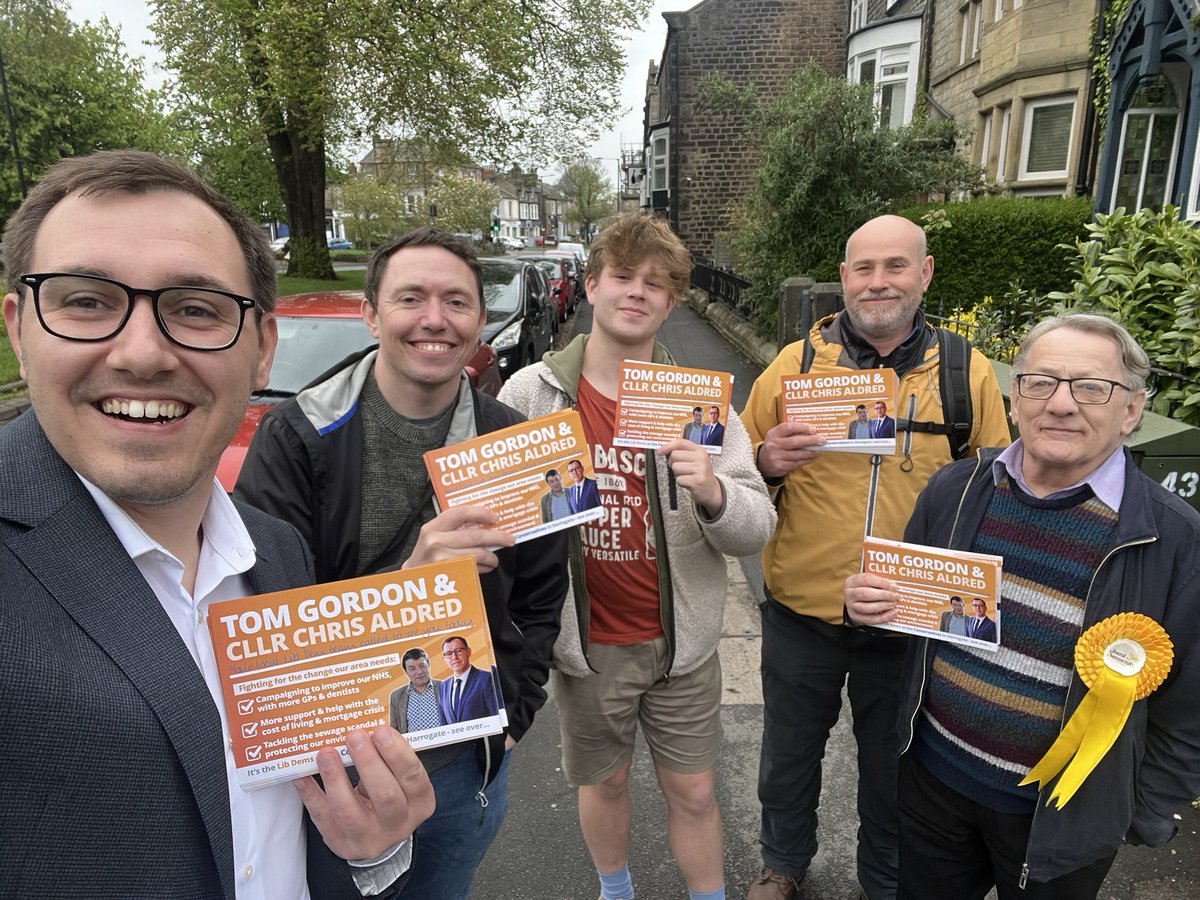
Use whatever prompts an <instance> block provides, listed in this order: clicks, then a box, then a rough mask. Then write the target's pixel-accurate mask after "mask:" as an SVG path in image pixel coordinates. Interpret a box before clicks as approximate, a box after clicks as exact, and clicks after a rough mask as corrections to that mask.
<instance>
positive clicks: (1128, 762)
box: [845, 314, 1200, 900]
mask: <svg viewBox="0 0 1200 900" xmlns="http://www.w3.org/2000/svg"><path fill="white" fill-rule="evenodd" d="M1149 371H1150V366H1149V362H1148V360H1147V357H1146V354H1145V352H1144V351H1143V350H1142V349H1141V348H1140V347H1139V346H1138V345H1137V344H1136V343H1135V342H1134V340H1133V339H1132V338H1131V337H1130V335H1129V333H1128V332H1127V331H1126V330H1125V329H1124V328H1122V327H1121V326H1120V325H1118V324H1116V323H1115V322H1113V321H1111V320H1109V319H1107V318H1105V317H1103V316H1097V315H1086V314H1075V315H1068V316H1064V317H1062V318H1054V319H1047V320H1045V321H1043V322H1041V323H1040V324H1039V325H1037V326H1036V327H1035V328H1034V329H1033V330H1032V331H1031V332H1030V333H1029V335H1028V336H1027V337H1026V338H1025V341H1024V343H1023V344H1022V346H1021V349H1020V352H1019V354H1018V356H1017V359H1016V361H1015V363H1014V366H1013V372H1014V377H1013V382H1014V387H1015V391H1014V394H1013V397H1012V419H1013V421H1014V422H1015V423H1016V425H1017V428H1018V430H1019V431H1020V438H1019V440H1017V441H1016V442H1015V443H1013V444H1012V446H1011V447H1009V448H1008V449H1006V450H1004V451H1003V452H1000V451H995V450H991V451H983V452H981V454H980V460H979V461H976V460H969V461H962V462H958V463H954V464H953V465H951V466H947V467H946V468H944V469H942V470H941V471H940V472H939V473H938V474H937V475H935V476H934V477H933V478H932V479H930V481H929V485H928V487H927V488H926V489H925V491H924V492H923V493H922V495H921V497H920V498H919V499H918V501H917V505H916V509H915V510H914V512H913V516H912V518H911V520H910V521H909V523H908V528H907V530H906V531H905V535H904V537H905V540H907V541H912V542H915V543H920V544H929V545H933V546H936V547H948V548H951V549H955V550H971V551H977V552H982V553H992V554H998V555H1000V556H1002V557H1003V558H1004V574H1003V579H1002V582H1001V585H1000V590H1001V597H1002V606H1001V609H1002V615H1003V627H1002V629H1001V638H1000V646H999V648H998V649H997V650H996V651H990V650H982V649H976V648H974V647H963V646H958V645H952V644H941V643H938V642H935V641H928V640H918V641H913V642H912V644H911V646H910V649H909V654H908V658H907V660H906V666H905V670H904V681H903V685H902V703H901V714H900V730H901V741H902V748H903V756H902V759H901V766H900V785H899V808H900V823H901V824H900V891H899V896H900V897H902V898H903V897H908V898H917V897H920V898H933V900H936V898H954V900H970V898H982V897H984V896H985V894H987V892H988V890H989V889H990V888H991V887H992V886H993V885H995V886H996V887H997V889H998V891H999V895H1000V897H1002V898H1004V897H1018V896H1019V897H1022V898H1028V900H1074V898H1093V897H1095V896H1096V895H1097V892H1098V891H1099V889H1100V886H1101V884H1102V883H1103V881H1104V878H1105V876H1106V875H1107V873H1108V870H1109V868H1110V866H1111V865H1112V862H1113V859H1114V858H1115V856H1116V853H1117V849H1118V848H1119V847H1120V846H1121V845H1122V844H1124V843H1131V844H1147V845H1150V846H1159V845H1161V844H1164V843H1166V842H1167V841H1168V840H1170V839H1171V837H1173V836H1174V834H1175V831H1176V828H1177V825H1176V819H1175V817H1174V816H1175V813H1176V812H1177V811H1178V810H1180V809H1182V808H1184V807H1185V805H1186V804H1187V803H1188V802H1189V801H1191V800H1192V799H1193V798H1194V797H1195V796H1196V795H1197V794H1198V793H1200V716H1197V715H1196V707H1195V698H1196V696H1197V692H1200V650H1198V649H1197V648H1198V647H1200V616H1197V614H1196V612H1197V610H1198V609H1200V557H1198V555H1197V553H1196V548H1197V546H1200V515H1198V514H1197V513H1196V511H1195V510H1194V509H1192V508H1191V507H1189V506H1188V505H1187V504H1185V503H1184V502H1183V501H1181V500H1180V499H1179V498H1178V497H1176V496H1174V495H1173V494H1171V493H1170V492H1168V491H1166V490H1165V489H1164V488H1162V487H1161V486H1160V485H1158V484H1156V483H1155V482H1154V481H1152V480H1151V479H1150V478H1148V477H1146V476H1145V475H1143V474H1142V473H1141V472H1140V471H1139V470H1138V468H1137V467H1136V465H1135V464H1134V462H1133V457H1132V456H1131V455H1130V453H1129V451H1128V450H1126V449H1125V448H1124V447H1122V442H1123V441H1124V439H1125V438H1126V437H1128V436H1129V434H1130V433H1131V432H1132V431H1133V430H1134V429H1135V428H1136V427H1137V425H1138V423H1139V421H1140V419H1141V416H1142V411H1143V409H1144V408H1145V405H1146V396H1147V392H1146V376H1147V374H1148V373H1149ZM845 596H846V606H847V609H848V611H849V614H850V616H851V617H852V618H853V619H854V620H855V621H857V622H859V623H860V624H864V625H876V624H879V623H882V622H887V621H890V620H891V619H892V618H893V617H894V615H895V609H896V602H897V596H896V593H895V588H894V585H893V584H892V583H891V582H890V581H888V580H886V579H883V578H879V577H877V576H874V575H868V574H862V575H855V576H852V577H851V578H849V579H848V580H847V581H846V590H845ZM1128 613H1138V614H1140V615H1141V616H1142V617H1145V618H1144V619H1138V620H1136V621H1137V622H1138V623H1139V624H1138V625H1137V626H1136V628H1137V629H1139V630H1138V631H1137V635H1141V636H1140V637H1135V638H1131V637H1128V635H1127V631H1128V629H1130V628H1134V627H1135V626H1134V625H1131V624H1130V622H1131V620H1130V618H1129V617H1128V616H1127V615H1125V614H1128ZM978 614H981V613H980V612H979V609H978V608H977V615H978ZM1094 627H1095V630H1093V631H1091V632H1090V634H1091V635H1098V634H1101V633H1108V632H1109V630H1110V629H1124V630H1122V631H1115V632H1113V633H1119V634H1121V635H1125V636H1124V637H1122V638H1120V640H1122V641H1134V643H1135V647H1130V646H1127V645H1123V647H1124V649H1123V650H1122V653H1123V655H1124V656H1125V657H1126V658H1127V659H1131V660H1132V659H1136V658H1137V657H1138V656H1139V654H1141V659H1142V662H1143V663H1145V664H1146V665H1147V666H1149V665H1150V663H1149V662H1147V659H1148V658H1149V654H1150V653H1151V652H1158V653H1160V655H1161V650H1160V651H1154V650H1153V648H1154V646H1155V644H1154V643H1153V640H1155V639H1154V638H1153V635H1154V633H1155V632H1156V631H1159V630H1161V631H1165V633H1166V635H1167V636H1168V637H1169V640H1170V641H1171V642H1172V643H1173V645H1174V663H1173V665H1172V663H1171V660H1170V658H1169V656H1166V657H1162V658H1159V659H1158V660H1157V665H1158V666H1159V667H1160V669H1161V672H1160V674H1163V675H1165V674H1166V673H1167V671H1168V670H1169V672H1170V675H1169V677H1167V678H1166V680H1165V682H1163V683H1162V684H1161V686H1160V687H1158V688H1157V689H1156V690H1154V691H1153V693H1150V694H1149V696H1148V697H1144V695H1139V699H1138V700H1137V702H1135V703H1134V704H1133V706H1132V710H1131V712H1130V714H1129V716H1128V718H1127V719H1126V720H1124V721H1115V720H1114V722H1113V726H1112V731H1111V735H1112V736H1113V743H1112V745H1111V748H1109V749H1107V750H1103V752H1102V753H1100V754H1098V758H1099V761H1098V763H1097V764H1096V766H1095V768H1094V769H1093V770H1091V772H1090V774H1087V773H1086V772H1084V773H1083V774H1084V775H1085V776H1086V777H1084V780H1083V781H1082V784H1081V785H1079V786H1078V789H1077V790H1076V791H1075V793H1074V794H1073V796H1072V795H1069V794H1067V793H1064V794H1061V795H1060V796H1059V797H1058V798H1057V799H1056V801H1055V803H1054V804H1051V803H1050V802H1049V801H1050V799H1051V797H1052V795H1053V794H1055V793H1056V792H1058V791H1059V790H1060V789H1062V790H1064V791H1069V790H1070V788H1068V787H1064V786H1065V785H1068V784H1069V783H1071V782H1072V779H1071V778H1067V777H1062V778H1059V777H1056V772H1050V771H1048V768H1047V767H1046V766H1044V765H1037V764H1038V763H1039V761H1040V760H1042V759H1043V757H1045V756H1047V755H1048V753H1047V752H1048V751H1049V750H1050V748H1051V746H1052V745H1055V744H1056V741H1066V739H1067V738H1069V737H1070V736H1071V734H1072V733H1073V732H1074V729H1076V728H1077V727H1079V726H1078V722H1079V721H1083V719H1082V718H1081V719H1079V720H1076V721H1075V722H1074V723H1073V724H1071V725H1068V726H1067V727H1066V730H1065V731H1064V730H1063V729H1064V725H1065V724H1066V723H1068V722H1069V721H1072V716H1073V715H1075V714H1076V712H1077V711H1079V710H1080V709H1081V701H1082V700H1083V699H1084V696H1085V694H1087V693H1088V690H1089V689H1090V688H1092V687H1093V684H1094V683H1095V682H1094V680H1092V679H1093V672H1092V671H1091V670H1089V669H1088V664H1089V663H1091V662H1096V663H1097V664H1099V665H1100V667H1101V669H1104V668H1106V667H1110V668H1112V669H1113V671H1114V672H1118V673H1121V672H1122V670H1121V667H1120V665H1119V664H1118V662H1119V661H1117V662H1112V663H1111V665H1109V664H1106V663H1100V658H1101V653H1103V658H1104V659H1109V658H1110V654H1109V649H1111V648H1112V647H1113V646H1114V644H1111V643H1104V642H1102V643H1101V644H1100V645H1098V646H1097V648H1096V652H1094V653H1091V652H1089V651H1088V647H1089V646H1090V641H1092V640H1094V638H1092V637H1089V632H1088V630H1089V629H1093V628H1094ZM1143 632H1144V635H1143ZM1081 634H1083V638H1081V637H1080V636H1081ZM1138 640H1140V641H1141V643H1137V641H1138ZM1105 641H1108V638H1105ZM1159 646H1161V645H1159ZM1147 648H1150V649H1147ZM1081 654H1082V655H1081ZM1093 657H1096V659H1093ZM1081 659H1082V660H1083V662H1082V663H1081V662H1080V660H1081ZM1081 676H1082V677H1081ZM1096 677H1101V676H1096ZM1105 677H1106V676H1105ZM1114 677H1115V676H1114ZM1143 697H1144V699H1143ZM1095 699H1096V698H1095V697H1094V696H1093V697H1091V698H1090V699H1089V704H1090V703H1091V702H1095ZM1082 708H1083V709H1085V710H1086V709H1088V708H1090V706H1089V705H1085V706H1083V707H1082ZM1099 719H1100V714H1099V713H1097V720H1099ZM1060 732H1062V736H1061V737H1060ZM1078 740H1079V739H1078V738H1076V739H1075V743H1078ZM1101 749H1103V748H1101ZM1084 752H1085V751H1084V750H1083V749H1081V750H1080V754H1081V755H1082V754H1084ZM1068 758H1069V757H1068ZM1035 766H1037V770H1036V771H1035V772H1033V773H1032V777H1030V776H1031V769H1034V767H1035ZM1049 768H1053V767H1049ZM1027 782H1028V783H1027ZM1035 782H1040V788H1039V785H1038V784H1036V783H1035ZM1064 796H1066V797H1067V799H1066V801H1065V802H1062V799H1063V797H1064Z"/></svg>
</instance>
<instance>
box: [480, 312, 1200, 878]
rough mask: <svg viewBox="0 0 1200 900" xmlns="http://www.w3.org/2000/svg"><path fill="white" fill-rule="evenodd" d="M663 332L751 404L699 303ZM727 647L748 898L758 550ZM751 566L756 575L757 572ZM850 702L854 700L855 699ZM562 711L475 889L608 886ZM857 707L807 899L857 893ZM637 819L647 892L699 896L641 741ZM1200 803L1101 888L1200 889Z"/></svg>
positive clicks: (828, 789)
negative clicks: (597, 867) (565, 749)
mask: <svg viewBox="0 0 1200 900" xmlns="http://www.w3.org/2000/svg"><path fill="white" fill-rule="evenodd" d="M590 320H591V317H590V309H588V308H587V307H584V308H583V310H582V311H581V312H580V313H579V314H577V315H576V317H575V321H574V322H573V328H572V331H573V332H580V331H586V330H587V329H588V328H589V327H590ZM660 338H661V339H662V340H663V342H664V343H665V344H666V345H667V346H668V347H669V348H670V349H671V352H672V354H673V355H674V356H675V358H676V360H677V361H678V362H679V363H680V364H682V365H688V366H695V367H700V368H711V369H722V370H725V371H731V372H733V373H734V376H735V378H734V406H735V407H736V408H738V409H740V408H742V407H743V406H744V404H745V400H746V396H747V394H748V392H749V389H750V385H751V383H752V382H753V379H754V378H755V376H756V375H757V374H758V369H757V367H756V366H754V365H752V364H751V363H749V362H747V361H746V360H744V359H742V358H740V357H739V356H737V354H736V353H735V352H734V351H732V350H731V349H730V348H729V346H728V345H727V344H726V343H725V342H724V341H723V340H722V339H721V338H720V337H719V336H718V335H717V334H716V333H715V332H714V331H713V330H712V329H711V328H710V327H709V325H708V324H707V323H706V322H705V321H704V320H703V319H701V318H699V317H698V316H697V315H696V314H695V313H694V312H692V310H691V309H689V308H686V307H684V306H683V305H680V306H679V307H678V308H677V309H676V310H675V311H674V312H673V313H672V314H671V317H670V318H669V319H668V321H667V323H666V324H665V325H664V327H663V329H662V331H661V332H660ZM728 568H729V588H730V590H729V601H728V604H727V609H726V615H725V622H724V627H723V630H722V640H721V647H720V656H721V663H722V668H723V671H724V678H725V688H724V696H723V699H722V707H721V720H722V724H723V726H724V730H725V737H724V745H723V749H722V755H721V760H720V762H719V764H718V766H717V792H718V798H719V801H720V805H721V813H722V820H723V822H724V827H725V875H726V884H727V892H728V896H729V897H730V898H739V900H740V898H742V897H744V896H745V894H746V891H747V889H748V887H749V883H750V879H751V878H752V877H753V876H754V873H755V871H756V870H757V867H758V865H759V855H758V818H759V806H758V799H757V790H756V783H757V772H758V753H759V746H760V740H761V729H762V692H761V687H760V684H759V678H758V660H759V646H760V636H761V632H760V628H759V619H758V613H757V609H756V605H755V604H756V601H755V597H754V588H756V587H757V585H758V584H760V583H761V575H759V574H758V572H757V561H756V560H741V561H738V560H730V561H729V567H728ZM747 569H748V570H749V575H748V574H747ZM844 707H845V708H848V704H844ZM558 738H559V735H558V718H557V712H556V710H555V707H554V702H553V700H551V701H550V702H549V703H548V704H547V705H546V707H545V708H544V709H543V710H542V711H541V712H540V713H539V714H538V718H537V719H536V720H535V722H534V725H533V728H532V729H531V730H530V732H529V733H528V734H527V735H526V736H525V739H524V740H523V741H522V742H521V744H520V745H519V746H518V748H517V751H516V755H515V757H514V760H513V768H512V773H511V786H512V791H511V798H512V799H511V805H510V807H509V813H508V818H507V820H506V822H505V825H504V828H503V830H502V831H501V833H500V836H499V837H498V838H497V840H496V842H495V843H494V844H493V846H492V848H491V850H490V852H489V853H488V856H487V858H486V859H485V860H484V862H483V865H482V867H481V868H480V871H479V874H478V876H477V878H476V882H475V889H474V891H473V894H472V896H473V897H475V898H479V900H593V898H595V897H596V896H597V894H598V893H599V890H598V887H597V882H596V877H595V873H594V870H593V868H592V865H591V861H590V859H589V858H588V855H587V849H586V847H585V846H584V843H583V838H582V837H581V836H580V833H579V825H578V820H577V811H576V801H575V791H574V789H572V788H571V787H570V786H569V785H568V784H567V783H566V781H565V779H564V778H563V776H562V772H561V771H560V769H559V741H558ZM856 778H857V771H856V762H855V751H854V743H853V737H852V735H851V733H850V728H849V717H848V715H847V716H843V717H842V721H840V722H839V723H838V725H837V727H836V728H835V729H834V732H833V734H832V735H831V737H830V741H829V744H828V747H827V751H826V757H825V778H824V789H823V791H822V795H821V810H820V816H821V825H820V831H819V836H818V837H819V841H820V849H819V850H818V852H817V856H816V858H815V859H814V860H813V865H812V868H811V869H810V870H809V875H808V878H807V879H806V880H805V883H804V885H803V886H802V889H801V892H800V895H799V896H800V900H853V898H856V897H857V896H858V886H857V883H856V880H855V876H854V846H855V832H856V829H857V827H858V820H857V815H856V813H855V803H854V797H855V782H856ZM632 798H633V827H632V837H631V842H630V851H629V860H630V869H631V872H632V874H633V879H634V887H635V889H636V892H637V896H638V897H639V898H640V900H668V898H671V900H681V898H684V897H686V896H687V892H686V889H685V888H684V885H683V881H682V879H680V877H679V874H678V872H677V870H676V869H675V865H674V862H673V861H672V859H671V854H670V850H669V849H668V847H667V841H666V816H665V812H664V809H663V803H662V798H661V795H660V794H659V792H658V787H657V784H656V783H655V781H654V774H653V766H652V765H651V762H650V758H649V754H648V753H647V751H646V749H645V745H644V744H643V743H641V742H640V741H639V747H638V751H637V755H636V757H635V760H634V765H633V772H632ZM1198 833H1200V812H1198V811H1196V810H1189V811H1188V812H1187V814H1186V815H1185V816H1184V818H1183V821H1182V822H1181V828H1180V834H1179V836H1178V837H1177V838H1176V839H1175V840H1174V841H1172V842H1171V843H1170V844H1169V845H1167V846H1166V847H1164V848H1161V849H1159V850H1147V849H1145V848H1136V847H1129V848H1124V849H1122V850H1121V852H1120V853H1119V854H1118V856H1117V862H1116V864H1115V865H1114V867H1113V870H1112V873H1111V874H1110V875H1109V878H1108V880H1107V882H1106V883H1105V885H1104V888H1103V889H1102V890H1101V892H1100V900H1180V898H1192V897H1200V834H1198Z"/></svg>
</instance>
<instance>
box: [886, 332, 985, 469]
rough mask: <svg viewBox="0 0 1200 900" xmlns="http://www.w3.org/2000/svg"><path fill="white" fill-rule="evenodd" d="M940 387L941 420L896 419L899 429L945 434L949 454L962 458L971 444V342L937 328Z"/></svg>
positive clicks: (959, 335) (955, 457)
mask: <svg viewBox="0 0 1200 900" xmlns="http://www.w3.org/2000/svg"><path fill="white" fill-rule="evenodd" d="M938 390H939V391H940V392H941V395H942V418H943V419H944V420H945V424H943V423H942V422H910V421H907V420H897V422H896V427H897V428H898V429H899V430H900V431H922V432H925V433H927V434H944V435H945V436H946V440H947V441H949V442H950V455H951V457H952V458H954V459H962V458H963V457H964V456H966V455H967V453H968V452H969V450H970V446H971V423H972V410H971V345H970V344H969V343H968V342H967V339H966V338H965V337H963V336H962V335H961V334H956V333H954V332H953V331H947V330H946V329H945V328H939V329H938Z"/></svg>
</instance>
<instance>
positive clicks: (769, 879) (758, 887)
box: [746, 866, 804, 900]
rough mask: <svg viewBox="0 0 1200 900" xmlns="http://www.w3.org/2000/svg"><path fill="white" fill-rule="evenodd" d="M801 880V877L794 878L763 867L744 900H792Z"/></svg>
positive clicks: (768, 867)
mask: <svg viewBox="0 0 1200 900" xmlns="http://www.w3.org/2000/svg"><path fill="white" fill-rule="evenodd" d="M803 880H804V878H803V877H800V878H794V877H792V876H791V875H784V874H783V873H782V872H776V871H775V870H774V869H772V868H771V867H770V866H763V867H762V868H761V869H759V870H758V877H756V878H755V879H754V881H753V882H752V883H751V885H750V891H749V892H748V893H747V894H746V900H792V897H794V896H796V891H797V890H798V889H799V888H800V882H801V881H803Z"/></svg>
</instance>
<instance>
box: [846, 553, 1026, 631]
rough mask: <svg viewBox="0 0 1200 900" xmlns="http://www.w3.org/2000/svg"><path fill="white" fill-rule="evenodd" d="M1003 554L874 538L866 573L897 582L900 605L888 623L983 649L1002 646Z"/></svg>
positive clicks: (865, 559)
mask: <svg viewBox="0 0 1200 900" xmlns="http://www.w3.org/2000/svg"><path fill="white" fill-rule="evenodd" d="M1002 564H1003V558H1002V557H999V556H991V555H989V554H986V553H967V552H966V551H960V550H943V549H942V548H940V547H923V546H921V545H919V544H905V543H902V542H900V541H887V540H884V539H883V538H875V537H869V538H867V539H866V540H865V541H863V571H864V572H871V573H873V574H875V575H882V576H883V577H884V578H887V579H889V580H891V581H893V582H895V584H896V589H897V590H898V591H899V592H900V606H899V608H898V609H897V611H896V618H895V619H893V620H892V621H891V623H890V624H887V625H879V626H877V627H879V628H886V629H889V630H891V631H903V632H905V633H907V634H917V635H921V636H922V637H928V638H935V639H936V640H939V641H950V642H952V643H955V644H964V645H966V646H970V647H979V648H981V649H984V650H996V649H998V648H999V646H1000V575H1001V569H1002Z"/></svg>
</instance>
